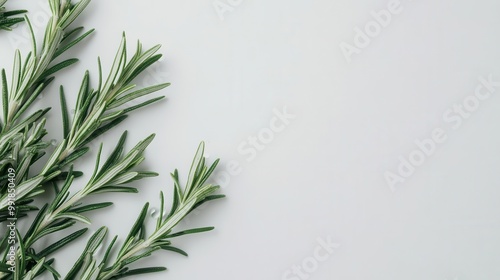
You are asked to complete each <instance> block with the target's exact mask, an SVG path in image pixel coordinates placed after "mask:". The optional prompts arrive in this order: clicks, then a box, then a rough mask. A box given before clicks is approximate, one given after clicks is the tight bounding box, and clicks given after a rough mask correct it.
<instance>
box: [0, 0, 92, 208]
mask: <svg viewBox="0 0 500 280" xmlns="http://www.w3.org/2000/svg"><path fill="white" fill-rule="evenodd" d="M0 1H1V0H0ZM89 2H90V0H82V1H80V2H78V3H76V4H72V3H71V2H70V1H69V0H49V4H50V8H51V11H52V17H51V19H50V20H49V23H48V25H47V28H46V31H45V36H44V40H43V44H42V47H41V50H38V47H37V44H36V41H35V34H34V33H33V29H32V28H31V24H30V22H29V19H28V17H25V18H26V21H27V23H28V26H29V29H30V32H31V37H32V42H33V46H32V50H31V51H30V52H29V53H28V54H27V56H26V57H25V58H24V59H22V56H21V52H20V51H16V52H15V56H14V66H13V70H12V78H11V82H10V89H9V85H8V82H7V75H6V72H5V69H2V71H1V75H0V81H1V84H2V114H1V120H0V158H1V159H2V160H4V161H1V162H0V172H1V173H2V174H3V172H4V171H5V170H6V168H8V167H9V166H14V167H16V168H18V166H19V165H20V163H21V161H22V160H23V159H24V160H27V159H28V158H29V157H30V155H28V153H27V152H28V150H29V154H32V158H33V159H34V160H36V159H38V158H40V157H41V156H43V154H44V147H43V145H40V146H39V147H38V148H39V149H35V150H33V149H29V146H26V145H24V146H22V145H19V143H18V139H20V138H22V137H23V136H24V135H26V133H27V132H28V131H30V130H34V131H37V132H38V135H39V136H40V135H41V136H42V137H43V135H42V134H44V133H45V132H44V131H45V130H44V123H45V121H44V116H45V114H46V113H47V112H48V110H49V109H41V110H38V111H36V112H34V113H32V114H31V115H29V116H28V117H24V113H25V112H26V111H27V110H28V109H29V108H30V107H31V106H32V105H33V103H34V101H35V100H36V98H37V97H39V96H40V94H41V93H42V92H43V91H44V90H45V88H46V87H47V86H48V85H49V84H50V83H51V82H52V81H53V79H54V78H53V75H54V74H56V73H57V72H58V71H60V70H62V69H64V68H66V67H68V66H70V65H72V64H74V63H75V62H77V61H78V60H77V59H76V58H71V59H66V60H63V61H62V62H59V63H55V62H54V60H55V59H56V58H57V57H59V56H60V55H61V54H63V53H64V52H66V51H67V50H69V49H70V48H71V47H73V46H75V45H76V44H78V43H79V42H81V41H82V40H83V39H85V38H86V37H87V36H89V35H90V34H91V33H92V32H93V30H90V31H88V32H86V33H84V34H82V35H80V36H78V33H79V32H80V31H81V30H83V28H82V27H77V28H73V29H70V28H69V26H70V24H71V23H72V22H73V21H74V20H75V19H76V18H77V17H78V15H80V14H81V13H82V11H83V10H84V9H85V8H86V7H87V5H88V4H89ZM4 3H5V2H4ZM75 37H76V38H75ZM40 140H41V137H40ZM38 142H41V141H38ZM16 147H17V149H16ZM45 147H46V146H45ZM25 162H28V161H25ZM18 175H21V176H17V179H18V180H24V179H26V178H25V177H24V175H26V174H24V173H21V174H18ZM0 183H1V184H0V185H1V186H2V187H1V191H2V192H1V193H2V194H3V193H4V191H5V188H4V186H5V185H6V184H4V183H5V181H4V180H2V178H0ZM16 183H20V181H18V182H16ZM3 209H4V208H3V207H2V208H0V210H3Z"/></svg>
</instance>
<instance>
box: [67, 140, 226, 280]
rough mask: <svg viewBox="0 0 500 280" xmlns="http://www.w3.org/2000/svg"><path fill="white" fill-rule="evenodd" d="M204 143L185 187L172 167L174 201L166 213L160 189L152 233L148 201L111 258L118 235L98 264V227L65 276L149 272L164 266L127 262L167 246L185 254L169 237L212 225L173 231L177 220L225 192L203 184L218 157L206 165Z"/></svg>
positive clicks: (89, 279) (104, 279) (92, 279)
mask: <svg viewBox="0 0 500 280" xmlns="http://www.w3.org/2000/svg"><path fill="white" fill-rule="evenodd" d="M203 153H204V143H201V144H200V146H199V148H198V151H197V152H196V155H195V158H194V160H193V164H192V166H191V170H190V172H189V177H188V182H187V184H186V186H185V187H184V188H181V187H180V183H179V177H178V172H177V170H175V171H174V173H173V174H171V175H172V178H173V180H174V193H173V203H172V207H171V209H170V212H169V214H168V215H164V214H163V211H164V207H165V201H164V196H163V192H162V193H161V194H160V212H159V213H160V215H159V217H158V218H157V221H156V227H155V229H154V231H153V233H151V234H149V235H147V234H146V230H145V228H146V224H145V222H146V216H147V213H148V208H149V203H146V205H145V206H144V207H143V209H142V211H141V213H140V214H139V217H138V218H137V220H136V222H135V223H134V225H133V227H132V229H131V230H130V233H129V234H128V236H127V237H126V238H125V240H124V243H123V245H122V246H121V248H120V249H119V250H118V252H117V256H116V258H115V259H114V261H111V260H110V254H111V252H112V250H113V247H114V245H115V243H116V240H117V236H115V237H114V239H113V240H112V241H111V243H110V244H109V245H108V248H107V250H106V253H105V254H104V256H103V257H102V259H101V261H100V263H99V264H98V261H97V256H96V255H95V250H96V248H97V247H99V246H100V245H101V244H102V243H103V239H104V237H105V235H106V233H107V229H106V227H102V228H101V229H99V230H98V231H97V232H96V233H95V234H94V235H93V236H92V237H91V238H90V239H89V242H88V243H87V247H86V248H85V250H84V251H83V253H82V255H81V256H80V258H79V259H78V261H77V262H76V263H75V265H74V266H73V268H72V269H71V271H70V272H69V273H68V274H67V275H66V277H65V278H64V279H66V280H72V279H82V280H83V279H85V280H108V279H119V278H122V277H126V276H131V275H138V274H143V273H151V272H158V271H163V270H165V268H164V267H146V268H138V269H130V268H129V265H130V264H132V263H135V262H136V261H138V260H140V259H142V258H145V257H149V256H151V255H152V254H153V253H154V252H155V251H158V250H167V251H173V252H177V253H180V254H182V255H187V254H186V252H184V251H183V250H181V249H179V248H176V247H173V246H172V242H171V241H170V240H171V239H172V238H174V237H178V236H182V235H186V234H193V233H200V232H206V231H210V230H212V229H213V227H204V228H196V229H190V230H183V231H180V232H176V233H173V232H172V231H173V230H174V228H175V226H176V225H178V224H179V222H180V221H182V220H183V219H184V218H185V217H186V216H187V215H188V214H189V213H190V212H191V211H192V210H194V209H195V208H196V207H198V206H200V205H202V204H203V203H205V202H208V201H210V200H214V199H219V198H223V197H224V195H214V194H213V193H214V192H215V191H217V190H218V189H219V186H214V185H211V184H206V181H207V180H208V179H209V178H210V175H211V174H212V173H213V171H214V170H215V168H216V166H217V163H218V160H216V161H215V162H214V163H213V164H212V165H211V166H210V167H208V166H206V165H205V158H204V156H203Z"/></svg>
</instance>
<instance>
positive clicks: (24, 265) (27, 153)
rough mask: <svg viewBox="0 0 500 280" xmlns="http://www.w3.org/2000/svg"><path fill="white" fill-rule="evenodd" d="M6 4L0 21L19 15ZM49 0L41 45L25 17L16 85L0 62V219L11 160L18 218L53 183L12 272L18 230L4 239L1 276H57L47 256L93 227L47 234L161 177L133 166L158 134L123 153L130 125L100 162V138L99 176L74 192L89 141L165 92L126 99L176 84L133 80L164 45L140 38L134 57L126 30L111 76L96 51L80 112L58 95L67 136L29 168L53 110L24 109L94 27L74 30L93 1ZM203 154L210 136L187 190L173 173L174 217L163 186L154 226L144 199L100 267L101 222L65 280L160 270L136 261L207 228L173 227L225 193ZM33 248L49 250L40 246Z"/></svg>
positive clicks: (20, 279)
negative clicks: (24, 50)
mask: <svg viewBox="0 0 500 280" xmlns="http://www.w3.org/2000/svg"><path fill="white" fill-rule="evenodd" d="M5 2H6V0H0V19H1V16H5V15H7V16H13V15H15V14H13V13H10V14H7V13H2V12H4V8H3V5H4V4H5ZM48 2H49V4H50V9H51V11H52V17H51V19H50V20H49V23H48V25H47V28H46V30H45V35H44V39H43V42H42V45H41V48H40V49H39V48H38V47H37V44H36V41H35V39H34V38H35V35H34V34H33V29H32V27H31V24H30V22H29V19H28V17H25V20H26V22H27V24H28V27H29V28H30V30H31V35H32V41H33V48H32V50H31V52H29V53H28V55H27V56H26V57H25V58H24V59H23V58H22V56H21V53H20V52H19V51H16V53H15V57H14V67H13V72H12V78H11V81H10V88H9V84H8V82H7V75H6V72H5V70H2V72H1V75H0V81H1V84H2V105H3V106H2V108H1V109H2V112H1V116H0V222H2V221H5V220H6V219H7V218H10V217H12V214H11V213H10V212H8V211H7V208H8V206H10V203H12V201H10V200H9V199H8V196H7V191H6V188H7V187H6V186H7V184H4V183H5V182H10V181H11V180H13V179H12V178H9V177H8V175H7V174H5V173H6V172H5V171H6V169H7V168H10V169H12V168H11V167H14V168H15V171H16V176H15V180H14V181H15V184H14V185H15V188H16V200H15V206H16V207H15V208H16V213H15V216H16V217H17V218H20V217H23V216H25V215H27V213H28V212H29V211H35V210H38V209H37V208H36V207H34V206H33V205H32V202H33V201H34V200H35V199H36V200H38V199H40V197H38V195H39V194H41V193H43V192H44V191H45V189H46V187H47V186H48V185H53V186H54V188H55V190H56V196H55V197H54V199H53V200H51V201H50V202H48V203H46V204H45V205H44V206H43V207H42V208H41V209H39V210H38V213H37V215H36V217H35V218H34V220H33V221H32V223H31V226H30V227H29V229H28V230H27V231H26V232H25V233H21V232H19V231H17V228H16V229H15V231H13V232H14V235H16V234H17V235H16V238H15V241H17V245H18V247H17V249H16V250H15V263H16V269H15V272H14V273H11V272H12V271H11V270H10V268H11V267H9V265H8V264H7V256H8V253H9V254H10V253H11V252H12V249H11V248H12V247H10V244H11V243H10V238H11V237H12V234H13V232H9V233H8V234H6V235H5V236H4V237H3V238H0V256H1V259H2V260H3V261H2V262H0V280H11V279H13V280H30V279H35V278H37V277H39V276H41V275H44V273H45V272H47V271H48V272H50V273H51V274H52V275H53V277H54V279H59V278H60V277H61V275H60V274H59V273H58V272H57V271H56V269H54V267H53V263H54V259H49V257H50V255H51V254H53V253H54V252H56V251H57V250H59V249H60V248H62V247H64V246H67V245H68V244H69V243H71V242H73V241H75V240H77V239H78V238H80V237H81V236H83V235H84V234H85V232H86V231H87V229H81V230H77V231H75V232H72V233H70V234H69V235H66V236H64V237H63V238H61V239H59V240H58V241H57V242H55V243H53V244H50V245H48V246H43V245H42V244H41V243H42V242H39V241H40V240H42V239H44V238H46V237H47V236H48V235H50V234H54V233H58V234H62V231H66V230H67V229H70V228H71V227H72V226H73V225H74V224H75V223H77V222H82V223H85V224H90V220H89V219H88V218H87V217H86V216H85V213H86V212H88V211H93V210H99V209H102V208H105V207H108V206H110V205H112V202H100V203H86V202H85V200H86V198H87V197H90V196H91V195H99V194H101V193H107V192H129V193H136V192H137V189H135V188H134V187H131V186H129V183H131V182H132V181H136V180H140V179H143V178H147V177H152V176H157V174H156V173H154V172H149V171H145V172H143V171H135V169H136V168H137V167H138V166H139V165H140V164H141V163H142V162H143V161H144V155H143V154H144V151H145V149H146V147H147V146H148V145H149V144H150V143H151V141H152V139H153V137H154V135H151V136H149V137H148V138H146V139H144V140H143V141H141V142H139V143H138V144H137V145H136V146H135V147H134V148H132V149H131V150H130V151H129V152H127V153H124V143H125V139H126V135H127V134H126V132H125V133H124V134H123V135H122V137H121V138H120V140H119V141H118V144H117V145H116V147H115V149H114V151H113V152H112V153H111V155H110V156H109V157H108V159H107V160H106V161H105V162H104V163H103V164H101V151H102V144H101V146H100V149H99V152H98V155H97V160H96V164H95V169H94V172H93V174H92V176H91V177H90V179H89V180H88V182H87V183H86V184H85V186H84V187H83V188H82V189H81V190H79V191H77V192H75V193H73V192H72V191H71V186H72V183H73V181H74V179H75V178H76V177H79V176H81V175H82V173H81V172H78V171H74V170H73V164H74V163H75V162H76V160H77V159H79V158H81V157H82V156H83V155H84V154H86V153H87V151H88V150H89V148H88V144H89V142H91V141H93V140H94V139H96V138H97V137H99V136H100V135H102V134H104V133H105V132H106V131H108V130H109V129H111V128H113V127H114V126H116V125H117V124H119V123H121V122H122V121H123V120H125V119H126V118H127V116H128V114H129V113H130V112H132V111H135V110H137V109H139V108H142V107H144V106H146V105H149V104H151V103H155V102H157V101H159V100H161V99H163V98H164V97H163V96H160V97H155V98H151V99H148V100H145V101H142V102H139V103H138V104H137V105H133V106H130V105H129V102H130V101H133V100H136V99H138V98H141V97H145V96H147V95H150V94H152V93H154V92H157V91H159V90H161V89H164V88H165V87H167V86H169V84H168V83H164V84H158V85H153V86H150V87H145V88H139V89H136V85H134V84H133V81H134V79H135V78H136V77H137V76H138V75H140V74H141V73H142V72H143V71H145V70H146V69H147V68H148V67H150V66H151V65H152V64H153V63H155V62H156V61H158V60H159V59H160V57H161V54H158V53H157V52H158V50H159V48H160V46H159V45H157V46H154V47H152V48H150V49H147V50H143V48H142V44H141V43H140V42H137V47H136V52H135V53H134V54H133V55H132V56H131V57H130V59H128V56H127V42H126V38H125V34H123V36H122V41H121V44H120V47H119V49H118V51H117V54H116V56H115V59H114V62H113V64H112V66H111V68H110V72H109V74H108V76H107V78H106V79H105V80H104V79H103V75H102V67H101V61H100V58H98V65H99V83H98V86H97V87H96V88H95V89H94V88H92V87H91V82H90V74H89V72H88V71H87V72H86V73H85V75H84V77H83V81H82V84H81V87H80V90H79V92H78V97H77V101H76V105H75V110H74V111H75V114H74V116H73V117H71V116H70V114H69V110H68V104H67V102H66V97H65V93H64V89H63V87H62V86H61V89H60V95H59V98H60V102H61V108H62V110H61V111H62V124H63V140H62V141H61V142H60V143H59V145H58V146H57V147H56V149H55V151H53V152H52V153H51V154H50V155H49V156H48V157H47V159H45V158H44V160H45V162H44V164H43V167H42V169H41V170H36V171H35V172H32V171H31V170H30V169H31V168H32V167H33V164H34V163H35V162H36V161H38V160H40V159H41V158H42V157H43V155H44V154H45V153H46V149H47V147H48V143H46V142H45V141H44V140H43V138H44V136H45V135H46V134H47V131H46V129H45V123H46V118H45V117H46V116H45V115H46V113H47V111H48V110H49V109H40V110H38V111H36V112H34V113H31V114H29V115H28V116H25V113H26V112H27V111H28V109H30V108H31V106H32V105H33V104H34V101H35V99H36V98H37V97H39V96H40V95H41V93H42V92H43V91H44V89H45V88H46V87H47V86H48V85H49V84H50V83H51V82H52V80H53V75H54V74H56V73H57V72H58V71H60V70H61V69H64V68H66V67H68V66H70V65H72V64H73V63H75V62H76V61H77V59H66V60H63V61H62V62H56V58H58V57H59V56H60V55H61V54H63V53H64V52H66V51H67V50H68V49H70V48H71V47H73V46H74V45H76V44H78V43H79V42H81V41H82V40H83V39H85V38H86V37H87V36H89V35H90V34H91V33H92V32H93V30H90V31H88V32H86V33H84V34H82V35H78V34H79V32H80V31H82V30H83V28H82V27H78V28H74V29H71V28H69V26H70V25H71V24H72V22H74V20H75V19H76V18H77V17H78V16H79V15H80V13H81V12H83V10H85V8H86V7H87V5H88V4H89V2H90V0H81V1H80V2H78V3H76V4H73V3H71V0H48ZM0 26H1V21H0ZM10 26H11V25H10ZM203 153H204V144H203V143H201V144H200V146H199V148H198V151H197V153H196V155H195V158H194V160H193V165H192V167H191V170H190V173H189V176H188V181H187V184H186V186H185V187H184V188H181V187H180V182H179V178H178V172H177V170H175V172H174V173H173V174H171V175H172V178H173V179H174V195H173V203H172V208H171V210H170V213H169V214H168V215H164V214H163V209H164V207H165V202H164V200H165V199H164V195H163V193H161V194H160V200H161V211H160V216H159V218H158V219H157V221H156V227H155V229H154V230H153V232H152V233H151V234H149V235H148V234H147V233H146V230H145V228H146V223H145V222H146V214H147V211H148V207H149V203H146V205H145V206H144V208H143V209H142V211H141V213H140V215H139V218H138V219H137V221H136V223H135V225H134V226H133V228H132V229H131V231H130V233H129V235H128V236H127V238H126V239H125V242H124V243H123V245H122V246H121V248H120V249H119V250H118V252H117V254H116V257H114V260H111V257H110V253H111V251H113V246H114V244H115V242H116V240H117V237H115V238H114V239H113V241H112V242H111V243H110V244H109V247H108V250H107V252H106V254H105V256H104V257H103V258H102V259H101V262H100V264H99V265H97V256H95V251H96V248H97V247H98V246H99V245H101V244H102V243H103V238H104V236H105V235H106V233H107V229H106V227H102V228H101V229H99V230H98V231H97V232H96V234H94V235H93V236H92V237H91V238H90V240H89V242H88V244H87V247H86V248H85V250H84V252H83V253H82V256H81V257H80V258H79V259H78V260H77V261H76V263H75V266H74V267H73V268H72V269H71V271H70V272H69V274H68V275H67V276H66V278H65V279H96V280H106V279H119V278H122V277H126V276H132V275H140V274H144V273H151V272H157V271H162V270H164V269H165V268H163V267H151V268H138V269H130V268H129V266H130V265H131V264H133V263H135V262H136V261H137V260H139V259H142V258H144V257H147V256H150V255H151V254H152V253H153V252H155V251H157V250H160V249H164V250H169V251H174V252H177V253H180V254H183V255H187V254H186V253H185V252H184V251H182V250H181V249H178V248H176V247H173V246H172V243H171V239H172V238H174V237H177V236H181V235H186V234H192V233H198V232H205V231H209V230H212V229H213V227H206V228H197V229H191V230H185V231H180V232H177V233H172V231H173V229H174V228H175V227H176V226H177V225H178V223H179V222H180V221H181V220H182V219H184V218H185V217H186V215H188V214H189V213H190V212H191V211H192V210H193V209H195V208H196V207H198V206H199V205H201V204H203V203H205V202H207V201H210V200H214V199H218V198H221V197H223V195H214V194H213V193H214V192H215V191H216V190H217V189H218V186H214V185H211V184H207V183H206V181H207V180H208V179H209V177H210V175H211V174H212V172H213V171H214V169H215V168H216V166H217V163H218V160H217V161H215V163H214V164H212V165H211V166H210V167H209V166H206V164H205V158H204V156H203ZM9 172H10V171H9ZM32 174H37V175H35V176H33V175H32ZM59 182H62V188H59ZM9 191H10V190H9ZM35 244H36V246H34V245H35ZM34 247H42V248H41V249H40V250H38V249H37V250H35V248H34Z"/></svg>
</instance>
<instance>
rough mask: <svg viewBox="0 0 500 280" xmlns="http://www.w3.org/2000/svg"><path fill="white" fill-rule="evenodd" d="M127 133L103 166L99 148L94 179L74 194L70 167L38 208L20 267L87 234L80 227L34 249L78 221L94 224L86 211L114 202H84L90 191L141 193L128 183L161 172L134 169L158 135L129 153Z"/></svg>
mask: <svg viewBox="0 0 500 280" xmlns="http://www.w3.org/2000/svg"><path fill="white" fill-rule="evenodd" d="M126 135H127V133H126V132H125V133H124V134H123V135H122V137H121V138H120V140H119V142H118V144H117V145H116V147H115V149H114V151H113V152H112V153H111V155H110V156H109V157H108V159H107V160H106V162H105V163H104V164H102V166H100V159H101V149H100V150H99V153H98V155H97V160H96V168H95V170H94V172H93V174H92V176H91V178H90V180H89V181H88V182H87V184H86V185H85V187H84V188H82V189H81V190H80V191H78V192H76V193H75V194H73V195H71V194H70V187H71V185H72V183H73V180H74V176H73V174H72V169H70V171H69V176H67V179H66V180H65V181H64V184H63V187H62V188H61V189H60V191H59V192H58V194H57V196H56V197H55V198H54V200H52V202H51V203H50V204H46V205H45V206H44V207H42V208H41V209H40V211H38V214H37V216H36V218H35V219H34V220H33V222H32V224H31V227H30V228H29V230H28V231H27V232H26V234H25V236H24V238H23V239H22V241H21V242H22V244H23V246H22V247H24V248H25V251H26V252H29V253H28V254H26V253H24V256H23V252H21V251H20V250H18V251H17V257H18V259H19V260H20V264H19V266H20V267H26V268H31V267H34V266H35V265H36V263H37V262H39V261H41V260H42V259H43V258H45V257H47V256H49V255H50V254H52V253H53V252H55V251H57V250H58V249H59V248H61V247H63V246H65V245H67V244H68V243H70V242H72V241H74V240H76V239H77V238H78V237H80V236H81V234H83V232H81V231H77V232H75V233H72V234H70V235H69V236H67V237H66V238H65V240H64V241H63V242H61V241H59V242H57V243H55V244H53V245H50V246H48V247H46V248H45V249H43V250H41V251H40V252H39V253H37V252H35V250H34V249H32V246H33V244H34V243H35V242H37V241H38V240H40V239H42V238H43V237H45V236H47V235H49V234H53V233H56V232H59V231H62V230H65V229H67V228H70V227H71V226H73V225H74V224H75V223H76V222H82V223H84V224H90V223H91V222H90V220H89V219H88V218H87V217H85V216H84V215H83V214H84V213H86V212H88V211H93V210H97V209H101V208H105V207H108V206H110V205H112V204H113V203H112V202H101V203H93V204H82V201H83V200H84V199H85V198H87V197H88V196H90V195H95V194H101V193H107V192H128V193H137V189H135V188H133V187H130V186H127V184H128V183H130V182H132V181H136V180H140V179H143V178H148V177H153V176H157V175H158V174H157V173H155V172H149V171H141V172H138V171H134V169H135V168H136V167H137V166H139V165H140V164H141V163H142V161H143V160H144V156H143V154H144V151H145V149H146V148H147V146H148V145H149V144H150V143H151V141H152V140H153V138H154V135H151V136H149V137H147V138H146V139H144V140H143V141H140V142H139V143H138V144H137V145H136V146H135V147H134V148H132V149H131V150H130V151H129V152H128V153H126V154H125V155H123V149H124V144H125V140H126ZM101 148H102V145H101ZM43 261H45V260H43ZM45 269H50V271H51V272H52V274H53V275H54V276H57V277H60V275H59V273H57V271H56V270H55V269H53V268H52V267H51V266H50V264H46V265H45ZM45 269H44V268H40V272H43V271H44V270H45ZM19 273H21V272H19ZM26 273H29V272H26ZM21 275H22V273H21ZM3 277H4V275H2V274H0V279H3ZM23 277H25V276H23Z"/></svg>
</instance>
